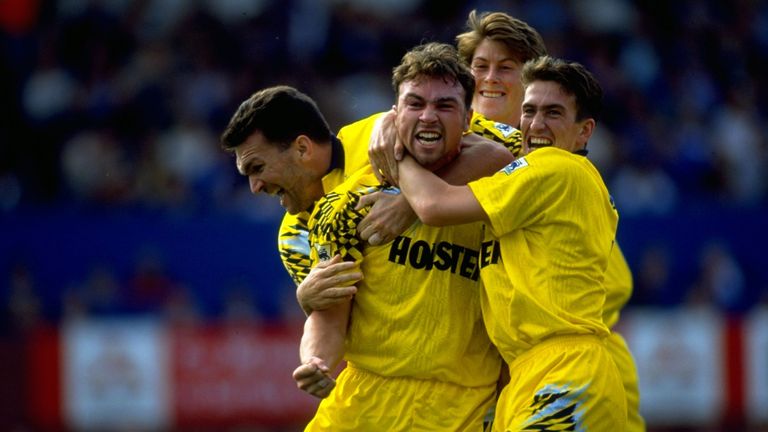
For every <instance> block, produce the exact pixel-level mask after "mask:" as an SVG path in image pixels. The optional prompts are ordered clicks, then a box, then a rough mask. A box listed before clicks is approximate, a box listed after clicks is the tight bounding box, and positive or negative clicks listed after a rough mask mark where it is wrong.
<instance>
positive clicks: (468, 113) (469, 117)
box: [464, 108, 475, 131]
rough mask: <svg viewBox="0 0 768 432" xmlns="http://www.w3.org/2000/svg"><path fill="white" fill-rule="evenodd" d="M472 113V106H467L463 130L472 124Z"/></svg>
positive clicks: (466, 129)
mask: <svg viewBox="0 0 768 432" xmlns="http://www.w3.org/2000/svg"><path fill="white" fill-rule="evenodd" d="M474 113H475V110H473V109H472V108H469V109H468V110H467V118H466V121H465V122H464V130H465V131H468V130H469V125H470V124H472V115H473V114H474Z"/></svg>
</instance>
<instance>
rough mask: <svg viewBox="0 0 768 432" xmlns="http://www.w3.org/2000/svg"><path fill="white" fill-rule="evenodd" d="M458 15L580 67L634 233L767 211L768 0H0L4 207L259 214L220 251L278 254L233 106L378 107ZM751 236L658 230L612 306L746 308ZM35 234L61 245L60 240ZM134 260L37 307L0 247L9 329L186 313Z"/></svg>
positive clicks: (633, 255)
mask: <svg viewBox="0 0 768 432" xmlns="http://www.w3.org/2000/svg"><path fill="white" fill-rule="evenodd" d="M472 9H477V10H478V11H481V12H482V11H495V10H501V11H505V12H507V13H510V14H511V15H513V16H516V17H519V18H521V19H523V20H524V21H527V22H528V23H529V24H531V25H532V26H533V27H535V28H536V29H537V30H538V31H539V32H540V33H541V34H542V36H543V38H544V40H545V42H546V44H547V46H548V49H549V51H550V53H551V54H553V55H555V56H558V57H563V58H567V59H570V60H575V61H579V62H581V63H584V64H585V65H587V67H588V68H589V69H590V70H592V71H593V72H594V73H595V74H596V76H597V77H598V79H599V80H600V82H601V83H602V85H603V87H604V90H605V95H606V100H605V102H606V109H605V112H604V116H603V119H602V121H601V123H600V124H599V127H598V129H597V135H596V136H595V137H594V138H593V140H592V141H591V142H590V144H589V150H590V153H589V156H590V158H591V159H592V160H593V161H595V163H596V165H597V166H598V168H599V169H600V170H601V172H602V174H603V176H604V178H605V179H606V183H607V184H608V186H609V188H610V189H611V191H612V194H613V196H614V198H615V200H616V203H617V207H618V209H619V212H620V214H621V217H622V220H627V221H629V226H630V227H631V226H633V225H632V222H633V221H634V222H635V225H634V226H638V224H641V222H642V221H655V220H662V221H663V220H669V219H670V218H675V217H677V215H680V214H684V215H691V214H700V213H705V214H706V215H707V216H706V217H707V219H706V221H710V222H711V223H712V224H713V225H716V224H724V225H725V224H729V223H731V222H732V219H731V218H730V217H727V216H726V215H732V214H737V215H738V214H749V215H753V216H752V219H759V218H761V217H763V216H768V205H767V204H768V199H767V198H768V141H767V140H766V136H768V134H766V132H767V130H768V122H766V119H767V117H768V80H766V79H765V77H766V76H768V62H767V61H766V59H768V2H765V1H760V0H733V1H714V0H708V1H706V0H705V1H701V0H681V1H674V2H664V1H652V2H646V1H632V0H580V1H564V0H538V1H531V2H524V1H493V0H486V1H483V0H478V1H463V2H445V1H439V0H387V1H382V0H327V1H317V0H280V1H278V0H196V1H189V0H139V1H134V0H102V1H96V0H90V1H89V0H60V1H42V0H2V1H0V100H2V103H1V104H0V221H2V220H8V218H12V217H14V216H13V215H25V216H24V217H27V215H30V214H39V215H47V214H58V213H60V212H62V211H64V212H71V213H74V214H79V213H83V214H84V213H88V212H91V213H93V212H99V214H104V213H110V212H117V213H125V214H130V213H131V212H136V211H139V212H143V213H142V214H147V213H148V214H151V215H153V217H158V218H174V217H178V215H179V214H185V215H194V216H196V217H203V218H213V219H216V218H237V219H238V220H242V221H245V222H246V223H248V224H261V225H264V226H267V227H269V229H266V230H265V231H266V233H267V234H266V236H265V237H264V238H261V239H244V238H232V239H231V240H230V241H231V243H232V244H241V243H250V246H249V247H250V248H255V247H258V248H262V249H264V250H265V253H269V254H274V255H275V256H276V255H277V252H276V249H275V243H276V242H275V240H274V233H276V230H277V225H278V223H279V220H280V217H281V215H282V209H281V208H280V206H279V204H278V203H277V200H276V199H274V198H272V197H267V196H264V197H262V196H253V195H252V194H251V193H250V191H249V189H248V182H247V181H246V180H245V179H244V178H241V177H239V176H238V174H237V172H236V170H235V168H234V163H233V159H232V157H231V156H230V155H228V154H226V153H225V152H223V151H221V150H220V149H219V145H218V136H219V134H220V133H221V131H222V130H223V128H224V126H225V125H226V122H227V121H228V120H229V116H230V115H231V114H232V113H233V112H234V110H235V108H236V107H237V106H238V104H239V103H240V101H242V100H243V99H245V98H247V97H248V96H249V95H250V94H251V93H252V92H254V91H256V90H258V89H260V88H262V87H265V86H269V85H274V84H290V85H293V86H296V87H298V88H299V89H301V90H302V91H304V92H306V93H308V94H310V95H311V96H313V97H314V98H315V99H316V100H317V101H318V104H319V106H320V108H321V110H322V111H323V112H324V113H325V114H326V116H327V118H328V120H329V123H330V124H331V126H332V128H333V129H335V130H338V129H339V128H340V127H341V126H343V125H344V124H346V123H348V122H351V121H353V120H356V119H358V118H362V117H365V116H367V115H369V114H371V113H374V112H378V111H383V110H386V109H388V108H389V107H390V106H391V105H392V103H393V101H394V95H393V91H392V89H391V85H390V72H391V69H392V67H394V66H395V65H396V64H397V63H398V62H399V60H400V57H401V56H402V55H403V54H404V53H405V52H406V51H407V50H408V49H409V48H411V47H413V46H414V45H416V44H418V43H421V42H426V41H442V42H448V43H454V37H455V35H457V34H458V33H460V32H461V31H463V30H464V22H465V20H466V17H467V14H468V12H469V11H470V10H472ZM62 209H63V210H62ZM719 215H723V216H722V217H720V216H719ZM754 215H757V216H754ZM17 217H18V216H17ZM42 219H43V220H45V217H44V216H42ZM141 220H142V221H144V222H142V223H147V222H146V219H141ZM226 220H230V219H226ZM750 220H751V219H750ZM764 220H768V218H764ZM638 221H640V222H638ZM652 223H653V222H648V223H647V224H646V225H642V226H647V225H651V224H652ZM1 224H2V222H0V231H2V230H3V229H4V228H2V225H1ZM626 229H628V228H627V226H625V225H622V226H621V227H620V233H621V232H623V231H622V230H626ZM755 234H757V233H747V234H745V235H747V236H749V235H755ZM701 235H702V236H706V235H707V233H706V232H703V233H701ZM635 236H636V237H637V236H640V234H635ZM0 237H2V234H0ZM629 237H632V236H631V235H630V236H629ZM763 237H764V236H763ZM620 239H621V236H620ZM726 240H727V239H726ZM0 241H2V240H0ZM627 243H629V242H627ZM747 243H748V242H747V241H742V242H741V243H740V244H739V245H740V246H739V248H736V249H734V246H733V245H732V244H730V243H728V241H719V239H718V241H714V240H713V241H712V242H703V244H704V246H703V247H701V248H699V249H697V250H692V251H690V254H691V255H692V256H693V258H690V257H689V259H692V260H695V265H693V266H692V268H693V269H694V271H692V272H688V273H686V274H681V273H679V272H678V271H677V269H676V268H675V265H674V262H675V260H674V257H673V256H669V255H670V254H671V252H670V251H669V250H668V249H666V248H665V247H664V245H660V246H658V245H657V246H658V247H656V246H651V247H648V248H645V249H641V248H640V247H639V246H636V245H632V244H627V245H626V246H625V247H626V249H627V255H628V258H629V259H630V264H631V265H632V267H633V272H634V274H635V283H636V288H635V295H634V297H633V299H632V300H631V303H630V305H664V306H669V305H678V304H685V303H690V302H693V303H695V302H710V303H712V304H714V305H715V306H717V307H722V308H724V310H735V311H744V310H747V309H749V308H750V307H752V306H753V305H754V304H757V303H758V302H760V301H766V300H768V295H766V292H768V287H767V286H766V285H768V282H766V280H765V278H764V274H765V273H764V271H765V269H764V268H761V266H760V264H761V263H765V262H766V261H765V260H764V258H763V259H760V258H759V255H758V254H763V253H764V250H763V249H762V248H761V245H759V244H757V245H754V248H752V249H744V248H743V247H741V246H743V244H747ZM81 246H82V247H87V245H81ZM51 247H57V248H59V249H60V251H61V254H62V255H65V254H67V250H68V248H74V247H78V246H77V245H51ZM205 247H206V245H205V244H200V249H201V250H203V251H202V252H200V253H205V251H204V249H205ZM672 249H675V248H674V247H672ZM190 253H192V252H190ZM753 254H754V256H753ZM22 258H23V257H22ZM133 259H134V264H135V272H134V273H133V274H130V275H126V274H116V273H115V272H113V271H111V270H110V268H109V266H108V265H95V266H94V267H93V268H92V269H91V270H90V271H89V273H88V275H87V276H83V277H82V278H81V279H74V280H58V281H57V283H58V284H59V286H60V287H61V289H60V290H58V291H59V292H58V294H57V296H55V302H58V309H57V308H56V307H54V308H49V307H43V305H44V304H46V302H49V299H46V298H45V296H46V294H45V292H50V291H46V290H44V289H41V287H40V285H41V282H40V281H41V280H42V279H44V277H41V276H40V275H39V274H38V273H36V272H38V271H40V270H39V269H40V268H41V266H40V265H36V264H34V263H29V262H25V261H24V260H23V259H21V258H20V259H12V260H8V261H7V262H0V276H2V280H0V287H2V299H3V301H4V303H5V305H6V308H7V310H8V311H9V313H8V314H6V317H8V318H6V319H7V320H15V321H14V322H13V324H12V325H13V326H21V327H24V326H26V325H28V324H29V323H27V321H32V322H34V321H35V320H40V319H41V320H58V319H61V318H62V317H68V316H80V315H83V314H88V313H99V312H100V311H107V312H110V311H129V312H130V311H137V310H139V311H140V310H148V309H149V310H158V311H163V312H164V313H167V314H170V316H172V317H176V318H178V319H182V320H184V319H190V317H195V316H196V314H203V315H204V313H200V312H199V311H198V312H197V313H196V311H195V307H194V306H190V305H194V304H195V301H194V298H195V297H198V298H201V297H203V298H204V297H205V295H201V294H200V293H199V292H198V291H196V290H194V289H184V286H185V285H186V281H184V280H183V278H184V275H181V274H169V273H168V272H166V271H165V269H164V267H163V263H164V262H165V261H167V260H170V259H172V257H167V256H166V257H163V256H160V257H158V256H156V255H153V253H152V252H151V251H148V252H147V253H146V254H141V255H140V256H138V257H136V258H133ZM274 262H275V263H277V261H274ZM254 265H257V264H254ZM277 265H279V264H277ZM53 268H55V266H54V267H53ZM52 271H53V270H52ZM280 271H282V269H280ZM665 284H666V286H665V287H661V288H660V285H665ZM208 289H209V290H216V291H217V292H218V293H219V294H220V296H221V297H222V300H221V302H222V304H224V306H223V307H222V308H219V309H217V310H216V312H215V314H216V315H217V316H227V317H234V318H242V317H245V318H253V317H258V316H259V315H260V314H261V315H263V314H265V312H264V311H263V310H260V309H259V305H258V304H255V303H254V300H253V298H254V297H258V294H254V290H270V291H276V290H282V291H285V292H287V293H288V294H286V298H288V299H289V300H286V302H289V301H290V298H291V297H292V287H291V286H290V284H282V285H281V286H279V287H275V286H270V285H269V284H264V285H262V286H255V287H254V286H247V287H244V286H237V287H235V288H233V289H230V290H223V289H221V287H209V288H208ZM659 293H661V294H659ZM280 301H282V300H280ZM278 302H279V301H278ZM153 308H154V309H153ZM278 309H279V308H278ZM280 313H285V314H291V313H300V312H299V311H298V309H297V308H295V306H294V305H291V306H284V307H283V308H282V309H279V311H278V312H277V314H278V315H279V314H280Z"/></svg>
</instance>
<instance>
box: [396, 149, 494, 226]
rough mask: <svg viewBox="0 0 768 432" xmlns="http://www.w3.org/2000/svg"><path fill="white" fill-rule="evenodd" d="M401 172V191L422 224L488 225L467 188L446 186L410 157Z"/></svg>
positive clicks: (406, 159) (485, 217)
mask: <svg viewBox="0 0 768 432" xmlns="http://www.w3.org/2000/svg"><path fill="white" fill-rule="evenodd" d="M398 170H399V172H400V189H401V190H402V192H403V194H404V195H405V197H406V198H407V199H408V203H409V204H410V205H411V208H412V209H413V211H414V212H415V213H416V216H418V218H419V219H420V220H421V221H422V222H423V223H425V224H427V225H433V226H445V225H455V224H462V223H469V222H475V221H487V216H486V214H485V211H484V210H483V209H482V207H481V206H480V204H479V202H478V201H477V199H476V198H475V196H474V194H473V193H472V191H471V190H470V188H469V187H468V186H466V185H462V186H453V185H450V184H448V183H446V182H445V181H444V180H442V179H441V178H439V177H437V176H436V175H435V174H434V173H432V172H429V171H427V170H426V169H424V168H423V167H421V166H420V165H419V164H418V163H416V161H415V160H414V159H413V158H412V157H410V156H406V157H404V158H403V160H402V161H401V162H400V165H399V167H398Z"/></svg>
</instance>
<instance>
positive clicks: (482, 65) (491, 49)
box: [471, 38, 523, 127]
mask: <svg viewBox="0 0 768 432" xmlns="http://www.w3.org/2000/svg"><path fill="white" fill-rule="evenodd" d="M522 67H523V64H522V63H521V62H519V61H518V60H517V59H516V58H515V56H513V55H512V52H511V51H510V50H509V48H507V46H506V45H504V44H503V43H502V42H498V41H494V40H491V39H488V38H486V39H483V41H482V42H480V44H479V45H478V46H477V48H476V49H475V52H474V55H473V56H472V65H471V69H472V75H473V76H474V77H475V95H474V97H473V98H472V108H473V109H474V110H475V111H477V112H479V113H480V114H482V115H484V116H485V117H487V118H489V119H491V120H494V121H498V122H502V123H506V124H508V125H511V126H515V127H517V126H518V125H519V124H520V104H521V103H522V102H523V85H522V83H521V82H520V72H521V70H522Z"/></svg>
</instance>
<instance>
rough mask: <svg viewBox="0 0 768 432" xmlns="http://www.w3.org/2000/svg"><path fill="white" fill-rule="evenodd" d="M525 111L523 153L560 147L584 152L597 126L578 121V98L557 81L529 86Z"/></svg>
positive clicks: (522, 119)
mask: <svg viewBox="0 0 768 432" xmlns="http://www.w3.org/2000/svg"><path fill="white" fill-rule="evenodd" d="M522 109H523V113H522V116H521V123H520V128H521V130H522V132H523V152H524V153H529V152H531V151H533V150H536V149H537V148H540V147H559V148H561V149H564V150H567V151H569V152H573V151H576V150H580V149H583V148H584V147H585V146H586V145H587V141H588V140H589V137H590V136H591V135H592V131H593V129H594V127H595V120H594V119H592V118H587V119H585V120H581V121H577V120H576V113H577V106H576V96H574V95H572V94H570V93H567V92H565V91H564V90H563V87H562V86H561V85H560V84H558V83H556V82H554V81H534V82H532V83H530V84H529V85H528V87H527V88H526V89H525V99H524V100H523V106H522Z"/></svg>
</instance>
